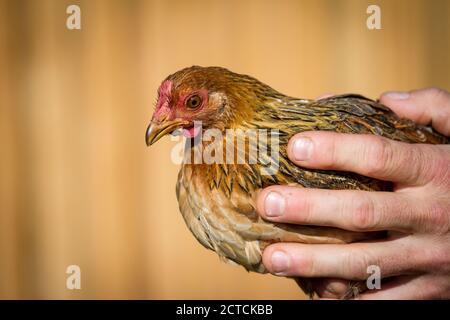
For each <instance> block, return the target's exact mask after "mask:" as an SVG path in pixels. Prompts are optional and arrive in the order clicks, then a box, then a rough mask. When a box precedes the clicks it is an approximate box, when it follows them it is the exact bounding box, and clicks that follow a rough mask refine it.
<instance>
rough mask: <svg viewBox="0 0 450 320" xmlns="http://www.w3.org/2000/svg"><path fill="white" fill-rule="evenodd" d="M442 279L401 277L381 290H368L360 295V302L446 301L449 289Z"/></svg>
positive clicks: (434, 277) (429, 276) (431, 276)
mask: <svg viewBox="0 0 450 320" xmlns="http://www.w3.org/2000/svg"><path fill="white" fill-rule="evenodd" d="M445 280H446V279H445ZM443 283H445V281H442V279H439V278H438V277H437V276H434V275H422V276H401V277H398V278H397V279H395V280H393V281H391V282H389V283H387V284H386V285H383V282H381V290H368V291H366V292H365V293H363V294H361V295H360V296H359V297H358V299H361V300H424V299H448V298H449V297H450V295H449V288H445V287H444V285H443Z"/></svg>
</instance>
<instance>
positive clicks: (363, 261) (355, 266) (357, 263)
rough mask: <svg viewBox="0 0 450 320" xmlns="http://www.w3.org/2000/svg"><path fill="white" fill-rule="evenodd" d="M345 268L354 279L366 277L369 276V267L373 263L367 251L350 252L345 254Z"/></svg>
mask: <svg viewBox="0 0 450 320" xmlns="http://www.w3.org/2000/svg"><path fill="white" fill-rule="evenodd" d="M345 255H346V256H345V258H344V265H343V268H344V269H345V270H348V272H350V275H351V276H352V278H354V279H365V278H366V277H367V267H368V266H369V265H371V263H370V261H371V259H370V257H369V255H368V253H367V252H364V251H359V252H352V251H350V252H348V253H346V254H345Z"/></svg>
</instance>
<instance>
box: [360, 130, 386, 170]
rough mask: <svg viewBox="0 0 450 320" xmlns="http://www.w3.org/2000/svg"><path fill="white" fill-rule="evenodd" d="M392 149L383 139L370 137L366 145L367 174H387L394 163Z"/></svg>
mask: <svg viewBox="0 0 450 320" xmlns="http://www.w3.org/2000/svg"><path fill="white" fill-rule="evenodd" d="M392 157H393V152H392V147H391V144H390V142H389V141H388V140H387V139H385V138H381V137H376V136H373V137H370V138H369V141H368V143H367V145H366V152H365V155H364V159H363V160H364V161H365V163H366V173H367V175H369V176H373V175H379V174H383V175H384V174H385V171H386V169H387V168H389V164H390V163H392Z"/></svg>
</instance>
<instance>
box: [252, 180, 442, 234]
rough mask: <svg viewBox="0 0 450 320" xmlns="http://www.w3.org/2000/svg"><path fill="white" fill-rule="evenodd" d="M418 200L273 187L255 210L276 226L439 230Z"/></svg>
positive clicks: (386, 194) (391, 194)
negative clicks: (297, 225)
mask: <svg viewBox="0 0 450 320" xmlns="http://www.w3.org/2000/svg"><path fill="white" fill-rule="evenodd" d="M417 200H418V199H413V198H411V196H410V195H409V194H407V193H394V192H370V191H359V190H326V189H308V188H298V187H293V186H271V187H268V188H266V189H264V190H263V191H261V192H260V193H259V194H258V198H257V200H256V207H257V210H258V212H259V213H260V214H261V215H262V216H263V217H264V218H265V219H267V220H270V221H275V222H285V223H295V224H302V225H319V226H330V227H337V228H341V229H345V230H351V231H379V230H393V231H400V232H405V233H411V232H414V231H434V230H436V219H437V218H438V217H437V216H436V215H435V214H434V213H433V212H434V211H433V210H432V209H428V208H426V206H427V202H424V201H417ZM441 222H442V221H441Z"/></svg>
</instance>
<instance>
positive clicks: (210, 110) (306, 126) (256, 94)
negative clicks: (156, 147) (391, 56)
mask: <svg viewBox="0 0 450 320" xmlns="http://www.w3.org/2000/svg"><path fill="white" fill-rule="evenodd" d="M192 94H195V95H197V96H199V97H200V101H201V102H202V105H201V106H199V107H197V108H198V109H195V108H190V107H187V102H186V101H187V99H189V97H191V96H192ZM194 120H198V121H202V125H203V129H208V128H218V129H219V130H220V131H222V132H223V134H224V137H225V130H226V129H229V128H231V129H244V130H245V129H269V130H270V129H276V130H278V138H279V144H280V150H279V151H280V152H279V170H278V171H277V173H276V174H274V175H263V174H261V171H260V166H261V165H260V164H248V163H246V164H205V163H203V164H190V163H184V164H183V165H182V168H181V170H180V173H179V176H178V182H177V188H176V192H177V197H178V201H179V207H180V211H181V213H182V215H183V217H184V219H185V221H186V224H187V226H188V227H189V229H190V230H191V231H192V233H193V234H194V236H195V237H196V238H197V240H198V241H199V242H200V243H201V244H202V245H203V246H205V247H206V248H208V249H211V250H214V251H215V252H217V254H218V255H219V256H220V257H221V258H223V259H224V260H231V261H233V262H235V263H238V264H240V265H242V266H244V267H245V268H246V269H247V270H249V271H256V272H266V269H265V267H264V265H263V264H262V261H261V252H262V250H263V249H264V248H265V247H266V246H267V245H268V244H270V243H273V242H279V241H283V242H301V243H348V242H354V241H360V240H365V239H369V238H373V237H377V236H378V237H379V236H380V233H358V232H351V231H345V230H341V229H337V228H331V227H317V226H294V225H287V224H279V223H273V222H268V221H265V220H263V219H262V218H261V217H260V216H259V215H258V214H257V212H256V210H255V202H254V198H255V194H256V193H257V192H258V190H260V189H261V188H264V187H267V186H270V185H274V184H295V185H298V186H301V187H307V188H327V189H361V190H374V191H376V190H389V189H390V187H391V186H390V184H389V182H385V181H378V180H375V179H371V178H366V177H363V176H359V175H357V174H354V173H349V172H337V171H323V170H312V169H304V168H299V167H297V166H295V165H293V164H292V163H291V162H290V161H289V160H288V157H287V154H286V146H287V143H288V140H289V138H290V137H291V136H293V135H294V134H296V133H299V132H302V131H307V130H328V131H335V132H341V133H368V134H375V135H380V136H383V137H386V138H390V139H394V140H399V141H404V142H408V143H418V142H421V143H433V144H437V143H448V140H447V138H445V137H444V136H441V135H439V134H437V133H436V132H434V131H433V130H432V129H431V128H428V127H423V126H418V125H416V124H414V123H413V122H411V121H409V120H404V119H399V118H398V117H397V116H396V115H395V114H394V113H393V112H391V111H390V110H389V109H388V108H387V107H385V106H383V105H381V104H379V103H377V102H375V101H373V100H370V99H367V98H365V97H362V96H359V95H354V94H348V95H340V96H334V97H330V98H326V99H321V100H318V101H315V100H307V99H297V98H292V97H288V96H285V95H283V94H281V93H279V92H277V91H275V90H274V89H272V88H271V87H269V86H267V85H265V84H263V83H261V82H259V81H258V80H256V79H254V78H252V77H249V76H246V75H240V74H236V73H233V72H230V71H228V70H226V69H224V68H219V67H208V68H203V67H197V66H194V67H190V68H186V69H183V70H180V71H178V72H176V73H175V74H172V75H170V76H169V77H168V78H167V79H166V80H165V81H164V82H163V84H162V85H161V87H160V90H159V99H158V104H157V109H156V111H155V114H154V116H153V119H152V124H151V125H150V126H149V129H148V132H147V143H148V144H151V143H153V142H155V141H156V140H157V139H159V138H160V137H161V136H162V135H163V134H165V133H168V132H170V131H173V130H174V129H176V128H179V127H183V128H185V129H187V132H190V133H193V132H194V131H193V129H192V125H193V121H194ZM203 143H205V142H203ZM222 143H223V144H224V145H225V143H226V138H224V141H222ZM194 148H195V147H193V148H192V149H194ZM247 151H248V150H247ZM188 152H194V150H188ZM247 162H248V161H247ZM301 284H302V287H303V288H306V290H309V289H307V287H308V282H307V281H303V282H301ZM309 293H311V292H309Z"/></svg>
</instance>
